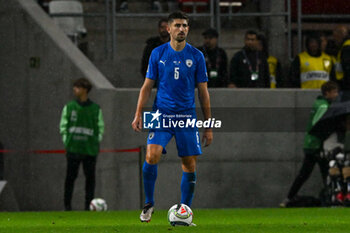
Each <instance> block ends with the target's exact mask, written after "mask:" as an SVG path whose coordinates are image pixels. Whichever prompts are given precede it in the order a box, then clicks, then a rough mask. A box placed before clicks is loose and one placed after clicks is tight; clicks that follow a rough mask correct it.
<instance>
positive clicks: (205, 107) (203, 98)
mask: <svg viewBox="0 0 350 233" xmlns="http://www.w3.org/2000/svg"><path fill="white" fill-rule="evenodd" d="M198 97H199V101H200V104H201V108H202V112H203V115H204V118H205V120H207V119H209V118H211V109H210V97H209V92H208V87H207V82H200V83H198ZM212 141H213V131H212V129H210V128H207V129H205V131H204V134H203V139H202V142H205V145H204V146H209V145H210V144H211V142H212Z"/></svg>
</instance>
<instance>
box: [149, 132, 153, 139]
mask: <svg viewBox="0 0 350 233" xmlns="http://www.w3.org/2000/svg"><path fill="white" fill-rule="evenodd" d="M148 138H149V140H152V139H153V138H154V132H150V133H149V136H148Z"/></svg>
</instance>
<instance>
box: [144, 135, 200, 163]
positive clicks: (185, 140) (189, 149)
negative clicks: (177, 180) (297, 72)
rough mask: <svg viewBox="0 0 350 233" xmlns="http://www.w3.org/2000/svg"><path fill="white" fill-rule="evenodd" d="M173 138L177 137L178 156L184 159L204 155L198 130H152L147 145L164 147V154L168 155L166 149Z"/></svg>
mask: <svg viewBox="0 0 350 233" xmlns="http://www.w3.org/2000/svg"><path fill="white" fill-rule="evenodd" d="M173 136H175V140H176V147H177V152H178V156H180V157H184V156H191V155H200V154H202V149H201V143H200V138H199V132H198V129H192V130H188V129H183V130H179V129H176V130H175V129H163V130H150V132H149V133H148V137H147V145H149V144H156V145H161V146H162V147H163V154H166V150H165V147H166V145H167V144H168V143H169V141H170V139H171V138H172V137H173Z"/></svg>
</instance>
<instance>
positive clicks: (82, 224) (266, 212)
mask: <svg viewBox="0 0 350 233" xmlns="http://www.w3.org/2000/svg"><path fill="white" fill-rule="evenodd" d="M139 214H140V211H107V212H78V211H72V212H11V213H10V212H1V213H0V233H22V232H23V233H24V232H25V233H61V232H62V233H63V232H64V233H66V232H72V233H80V232H82V233H83V232H84V233H90V232H91V233H116V232H130V233H134V232H147V233H158V232H189V233H190V232H200V233H207V232H208V233H209V232H210V233H221V232H249V233H254V232H259V233H266V232H278V233H288V232H293V233H294V232H297V233H302V232H312V233H316V232H322V233H323V232H331V233H336V232H350V209H347V208H307V209H306V208H299V209H195V210H194V221H193V222H194V223H196V224H197V226H196V227H172V226H170V225H169V224H168V222H167V219H166V216H167V211H166V210H156V212H155V213H154V215H153V217H152V221H151V222H150V223H141V222H140V221H139Z"/></svg>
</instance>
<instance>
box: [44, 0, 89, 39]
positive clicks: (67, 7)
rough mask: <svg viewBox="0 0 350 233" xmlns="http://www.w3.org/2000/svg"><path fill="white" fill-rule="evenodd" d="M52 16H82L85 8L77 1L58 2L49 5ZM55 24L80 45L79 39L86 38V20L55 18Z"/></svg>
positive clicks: (62, 0)
mask: <svg viewBox="0 0 350 233" xmlns="http://www.w3.org/2000/svg"><path fill="white" fill-rule="evenodd" d="M49 13H50V14H82V13H83V6H82V4H81V2H79V1H76V0H56V1H51V2H50V3H49ZM53 20H54V21H55V23H56V24H57V25H58V26H59V27H60V28H61V29H62V30H63V32H64V33H65V34H66V35H67V36H69V37H70V38H71V39H72V40H73V42H74V43H75V44H76V45H78V39H79V38H81V37H84V36H86V33H87V31H86V28H85V26H84V18H83V17H82V16H81V17H69V16H67V17H62V16H60V17H53Z"/></svg>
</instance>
